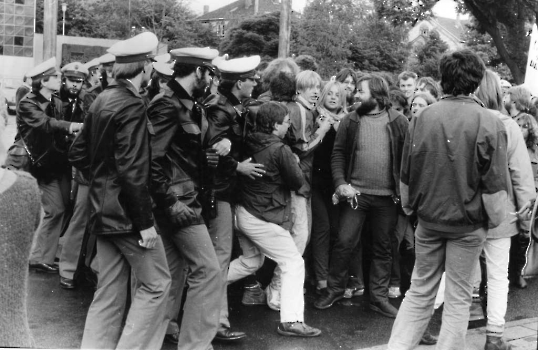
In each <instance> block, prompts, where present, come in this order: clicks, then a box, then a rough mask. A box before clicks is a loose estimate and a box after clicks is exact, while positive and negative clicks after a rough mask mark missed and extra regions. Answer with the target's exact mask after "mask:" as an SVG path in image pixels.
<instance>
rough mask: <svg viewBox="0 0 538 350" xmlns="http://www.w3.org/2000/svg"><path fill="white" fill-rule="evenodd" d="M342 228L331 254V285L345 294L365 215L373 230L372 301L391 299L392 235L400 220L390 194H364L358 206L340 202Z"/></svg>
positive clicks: (330, 288)
mask: <svg viewBox="0 0 538 350" xmlns="http://www.w3.org/2000/svg"><path fill="white" fill-rule="evenodd" d="M340 210H341V211H340V230H339V234H338V241H337V242H336V244H335V246H334V248H333V251H332V254H331V266H330V270H329V279H328V288H329V290H330V291H333V292H336V293H339V294H341V293H344V290H345V287H346V282H347V271H348V266H349V262H350V260H351V258H352V255H353V252H354V251H355V250H354V248H355V247H356V246H357V244H359V241H360V238H361V232H362V227H363V225H364V222H365V221H366V216H367V215H368V218H369V219H370V222H371V225H370V226H371V229H372V246H371V247H369V248H370V249H371V251H372V265H371V267H370V301H371V302H381V301H388V288H389V279H390V272H391V262H392V241H393V238H392V236H393V235H394V226H395V225H396V220H397V215H398V212H397V207H396V204H394V201H393V200H392V197H391V196H374V195H368V194H362V195H360V196H359V197H358V202H357V209H355V210H354V209H351V207H350V206H349V204H348V203H347V202H343V203H341V204H340Z"/></svg>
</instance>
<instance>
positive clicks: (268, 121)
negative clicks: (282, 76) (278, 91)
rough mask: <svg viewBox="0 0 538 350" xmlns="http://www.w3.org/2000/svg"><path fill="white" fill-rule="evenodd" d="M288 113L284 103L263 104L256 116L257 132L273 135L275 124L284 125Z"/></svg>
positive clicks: (271, 102)
mask: <svg viewBox="0 0 538 350" xmlns="http://www.w3.org/2000/svg"><path fill="white" fill-rule="evenodd" d="M288 113H289V111H288V108H287V107H286V106H285V105H283V104H282V103H279V102H274V101H270V102H266V103H264V104H262V105H261V106H260V108H259V109H258V114H257V115H256V131H258V132H262V133H265V134H271V133H272V132H273V130H274V129H275V124H282V122H284V118H286V115H288Z"/></svg>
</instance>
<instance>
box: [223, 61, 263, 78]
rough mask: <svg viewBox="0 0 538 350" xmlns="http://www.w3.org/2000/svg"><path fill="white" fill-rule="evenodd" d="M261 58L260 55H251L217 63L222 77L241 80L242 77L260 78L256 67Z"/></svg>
mask: <svg viewBox="0 0 538 350" xmlns="http://www.w3.org/2000/svg"><path fill="white" fill-rule="evenodd" d="M260 62H261V58H260V56H259V55H255V56H250V57H241V58H234V59H231V60H227V61H221V62H219V64H218V65H217V68H218V69H219V71H220V75H221V78H222V79H226V80H241V79H247V78H250V79H259V78H260V76H259V75H258V73H257V72H256V68H257V67H258V66H259V65H260Z"/></svg>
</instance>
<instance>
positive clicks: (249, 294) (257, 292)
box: [241, 283, 267, 305]
mask: <svg viewBox="0 0 538 350" xmlns="http://www.w3.org/2000/svg"><path fill="white" fill-rule="evenodd" d="M266 300H267V298H266V296H265V292H264V291H263V289H262V286H261V284H260V283H256V285H254V286H248V287H245V289H244V291H243V299H241V304H243V305H265V303H266Z"/></svg>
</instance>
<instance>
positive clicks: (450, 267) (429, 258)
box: [388, 221, 487, 350]
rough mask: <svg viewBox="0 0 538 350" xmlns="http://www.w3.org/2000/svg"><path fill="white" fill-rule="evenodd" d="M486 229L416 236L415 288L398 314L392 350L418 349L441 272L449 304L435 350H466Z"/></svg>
mask: <svg viewBox="0 0 538 350" xmlns="http://www.w3.org/2000/svg"><path fill="white" fill-rule="evenodd" d="M486 233H487V231H486V230H485V229H483V228H480V229H478V230H476V231H472V232H465V233H453V232H441V231H434V230H430V229H426V228H424V227H423V226H422V224H421V223H420V221H419V225H418V227H417V230H416V232H415V254H416V261H415V268H414V270H413V276H412V277H411V288H410V289H409V290H408V291H407V293H406V294H405V298H404V300H403V302H402V305H401V306H400V310H399V311H398V316H397V317H396V321H395V322H394V325H393V327H392V334H391V336H390V340H389V345H388V349H390V350H396V349H397V350H400V349H414V348H415V347H416V346H417V345H418V343H419V341H420V338H421V337H422V334H424V331H425V330H426V327H427V326H428V322H429V321H430V318H431V315H432V311H433V304H434V301H435V296H436V295H437V290H438V288H439V282H440V281H441V275H442V274H443V271H445V272H446V287H445V306H444V309H443V321H442V326H441V333H440V334H439V340H438V342H437V349H443V350H445V349H446V350H449V349H454V350H461V349H465V334H466V332H467V324H468V322H469V308H470V306H471V301H472V297H471V295H472V290H473V282H472V281H473V276H474V270H475V268H476V265H477V261H478V257H479V255H480V252H481V251H482V248H483V246H484V241H485V239H486Z"/></svg>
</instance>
